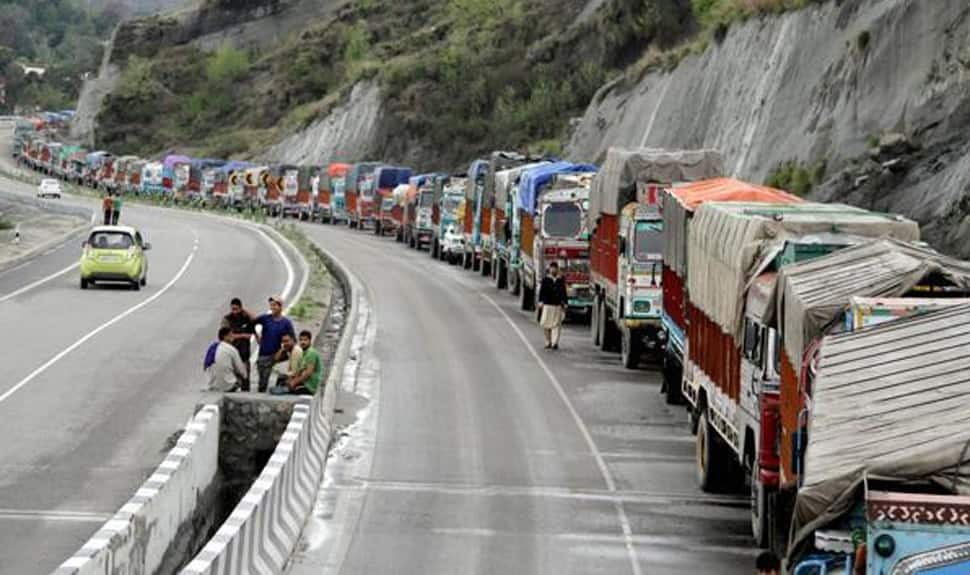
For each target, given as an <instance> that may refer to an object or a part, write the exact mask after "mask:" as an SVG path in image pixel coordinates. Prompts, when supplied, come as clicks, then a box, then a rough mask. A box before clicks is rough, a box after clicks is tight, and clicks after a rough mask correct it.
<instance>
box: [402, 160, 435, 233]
mask: <svg viewBox="0 0 970 575" xmlns="http://www.w3.org/2000/svg"><path fill="white" fill-rule="evenodd" d="M436 178H437V174H422V175H420V176H417V177H415V178H412V179H411V181H410V184H411V185H412V186H413V187H414V193H411V194H408V195H407V197H406V199H405V204H404V243H405V244H406V245H407V246H408V247H410V248H412V249H416V250H421V249H424V247H425V246H430V245H431V235H432V228H431V212H432V208H433V206H434V185H435V180H436Z"/></svg>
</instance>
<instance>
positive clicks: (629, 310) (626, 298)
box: [616, 203, 665, 367]
mask: <svg viewBox="0 0 970 575" xmlns="http://www.w3.org/2000/svg"><path fill="white" fill-rule="evenodd" d="M619 232H620V233H619V242H620V245H619V249H618V250H617V264H616V269H617V286H618V287H619V288H620V289H619V291H620V294H619V297H618V299H619V301H618V302H617V310H619V317H618V319H619V321H620V346H621V353H622V355H623V360H624V364H625V365H627V367H632V366H631V365H629V364H632V363H633V362H635V361H636V359H637V358H638V357H639V354H640V352H641V350H642V348H643V347H644V345H645V343H649V342H659V343H662V342H663V341H664V338H665V333H664V331H663V327H662V321H661V310H662V307H663V237H664V236H663V220H662V219H661V217H660V213H659V212H658V211H657V208H656V204H649V203H648V204H640V203H633V204H628V205H627V206H626V207H625V208H624V209H623V211H622V212H621V213H620V229H619Z"/></svg>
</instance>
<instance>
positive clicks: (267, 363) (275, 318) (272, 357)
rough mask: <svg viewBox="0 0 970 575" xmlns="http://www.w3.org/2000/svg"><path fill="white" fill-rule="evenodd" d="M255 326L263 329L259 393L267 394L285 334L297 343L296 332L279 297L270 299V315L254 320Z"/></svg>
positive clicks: (260, 345)
mask: <svg viewBox="0 0 970 575" xmlns="http://www.w3.org/2000/svg"><path fill="white" fill-rule="evenodd" d="M253 324H254V325H258V326H262V328H263V331H262V333H261V334H260V336H259V359H257V360H256V370H257V371H258V372H259V391H260V393H265V392H266V388H267V387H268V386H269V376H270V373H272V371H273V364H274V363H275V362H276V352H278V351H279V350H280V347H282V342H283V334H289V336H290V337H291V338H293V340H294V341H296V331H295V330H294V329H293V323H292V322H291V321H290V320H289V318H287V317H286V316H284V315H283V299H282V298H280V297H278V296H272V297H271V298H269V313H264V314H263V315H261V316H259V317H256V318H254V319H253Z"/></svg>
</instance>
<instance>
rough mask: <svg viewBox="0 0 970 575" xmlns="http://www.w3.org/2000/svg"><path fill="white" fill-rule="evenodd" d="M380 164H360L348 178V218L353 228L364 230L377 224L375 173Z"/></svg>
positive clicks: (351, 170) (354, 166)
mask: <svg viewBox="0 0 970 575" xmlns="http://www.w3.org/2000/svg"><path fill="white" fill-rule="evenodd" d="M381 165H382V164H381V163H380V162H360V163H357V164H354V165H353V166H351V168H350V171H349V172H348V173H347V176H346V182H347V186H346V197H347V218H348V225H349V226H350V227H351V228H357V229H364V228H366V227H367V226H370V225H374V224H375V223H376V218H375V215H376V213H377V206H376V205H375V202H376V200H375V198H374V194H375V191H376V187H375V185H374V171H375V170H377V168H379V167H381Z"/></svg>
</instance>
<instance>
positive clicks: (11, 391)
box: [0, 235, 199, 403]
mask: <svg viewBox="0 0 970 575" xmlns="http://www.w3.org/2000/svg"><path fill="white" fill-rule="evenodd" d="M198 251H199V236H198V235H196V237H195V243H194V244H193V245H192V251H191V252H189V255H188V257H187V258H185V263H183V264H182V267H181V268H180V269H179V271H178V273H176V274H175V276H174V277H173V278H172V279H171V280H169V282H168V283H167V284H165V285H164V286H163V287H162V289H160V290H158V291H157V292H155V293H154V294H152V295H151V297H149V298H147V299H146V300H145V301H142V302H141V303H138V304H135V305H133V306H131V307H130V308H128V309H126V310H125V311H123V312H121V313H120V314H118V315H116V316H115V317H113V318H111V319H110V320H108V321H107V322H105V323H103V324H101V325H100V326H98V327H96V328H95V329H94V330H92V331H90V332H89V333H88V334H87V335H85V336H84V337H82V338H81V339H79V340H77V341H76V342H74V343H72V344H71V345H69V346H68V347H66V348H64V349H63V350H61V352H60V353H58V354H57V355H55V356H54V357H52V358H50V359H49V360H47V361H46V362H44V364H43V365H41V366H40V367H38V368H37V369H35V370H34V371H32V372H30V374H28V375H27V377H25V378H23V379H21V380H20V381H18V382H17V383H16V384H14V386H13V387H11V388H10V389H8V390H7V391H6V392H5V393H4V394H3V395H0V403H3V402H4V401H6V400H7V399H8V398H9V397H10V396H11V395H13V394H15V393H17V391H18V390H20V388H22V387H23V386H25V385H27V384H28V383H30V382H31V381H33V380H34V378H36V377H37V376H38V375H40V374H42V373H44V372H45V371H47V369H48V368H50V367H51V366H52V365H54V364H55V363H57V362H58V361H60V360H62V359H63V358H64V357H65V356H66V355H68V354H69V353H71V352H72V351H74V350H75V349H77V348H79V347H81V346H82V345H84V344H85V343H86V342H87V341H88V340H90V339H91V338H93V337H94V336H96V335H98V334H99V333H101V332H102V331H104V330H106V329H108V328H109V327H111V326H113V325H114V324H116V323H118V322H120V321H121V320H123V319H125V318H126V317H128V316H130V315H131V314H133V313H135V312H136V311H138V310H140V309H142V308H143V307H145V306H147V305H148V304H150V303H152V302H153V301H155V300H157V299H158V298H160V297H162V295H164V294H165V292H167V291H168V290H169V289H171V288H172V286H174V285H175V283H176V282H178V281H179V280H180V279H182V276H183V275H185V271H186V270H188V269H189V264H191V263H192V260H193V259H195V254H196V253H197V252H198Z"/></svg>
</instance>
